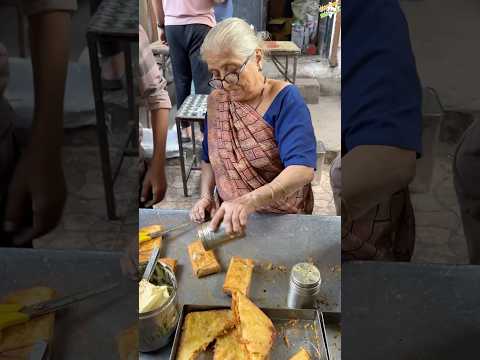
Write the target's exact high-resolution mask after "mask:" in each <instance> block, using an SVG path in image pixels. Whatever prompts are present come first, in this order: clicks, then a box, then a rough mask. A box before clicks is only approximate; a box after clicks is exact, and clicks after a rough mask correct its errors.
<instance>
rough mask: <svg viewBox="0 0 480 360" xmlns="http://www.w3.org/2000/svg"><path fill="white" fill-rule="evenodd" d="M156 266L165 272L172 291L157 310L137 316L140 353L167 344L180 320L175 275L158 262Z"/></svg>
mask: <svg viewBox="0 0 480 360" xmlns="http://www.w3.org/2000/svg"><path fill="white" fill-rule="evenodd" d="M157 266H161V267H162V268H163V269H164V270H165V273H166V274H167V276H168V278H169V280H170V282H171V285H172V291H171V294H170V297H169V298H168V300H167V301H166V302H165V303H164V304H163V305H162V306H160V307H159V308H158V309H155V310H152V311H148V312H145V313H141V314H138V317H139V321H138V329H139V331H138V349H139V351H141V352H150V351H155V350H158V349H160V348H162V347H164V346H166V345H167V344H169V343H170V340H171V338H172V335H173V333H174V332H175V329H176V327H177V323H178V320H179V318H180V308H179V306H178V296H177V279H176V278H175V274H174V273H173V271H172V270H171V269H170V268H169V267H168V266H165V265H163V264H161V263H160V262H158V263H157Z"/></svg>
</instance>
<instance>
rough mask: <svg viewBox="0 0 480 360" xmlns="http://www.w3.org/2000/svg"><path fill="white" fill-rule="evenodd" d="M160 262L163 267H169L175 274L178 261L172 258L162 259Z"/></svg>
mask: <svg viewBox="0 0 480 360" xmlns="http://www.w3.org/2000/svg"><path fill="white" fill-rule="evenodd" d="M158 261H160V262H161V263H162V264H163V265H168V266H169V267H170V269H172V271H173V272H175V269H176V268H177V260H175V259H172V258H161V259H158Z"/></svg>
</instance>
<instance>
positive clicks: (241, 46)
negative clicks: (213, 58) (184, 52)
mask: <svg viewBox="0 0 480 360" xmlns="http://www.w3.org/2000/svg"><path fill="white" fill-rule="evenodd" d="M268 37H269V36H268V33H267V32H258V33H257V32H256V31H255V29H254V28H253V26H251V25H249V24H248V23H247V22H246V21H245V20H243V19H239V18H229V19H225V20H223V21H221V22H219V23H218V24H217V25H216V26H215V27H213V28H212V29H211V30H210V31H209V32H208V34H207V36H206V37H205V40H204V41H203V44H202V47H201V48H200V54H201V55H202V58H203V59H204V60H205V53H207V52H218V51H223V50H225V49H230V50H231V51H232V52H233V53H234V54H235V55H237V56H238V57H242V58H246V57H247V56H250V55H252V53H253V52H254V51H255V50H256V49H261V50H262V51H263V52H265V50H266V49H265V45H264V41H265V40H267V39H268Z"/></svg>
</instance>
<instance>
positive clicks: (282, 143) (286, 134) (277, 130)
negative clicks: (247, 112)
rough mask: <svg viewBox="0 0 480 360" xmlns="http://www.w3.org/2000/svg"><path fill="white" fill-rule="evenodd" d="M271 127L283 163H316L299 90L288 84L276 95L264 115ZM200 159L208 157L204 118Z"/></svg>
mask: <svg viewBox="0 0 480 360" xmlns="http://www.w3.org/2000/svg"><path fill="white" fill-rule="evenodd" d="M263 118H264V119H265V121H266V122H267V123H268V124H270V126H272V127H273V129H274V134H275V140H276V142H277V145H278V148H279V153H280V159H281V161H282V163H283V166H284V167H287V166H290V165H304V166H308V167H311V168H314V169H315V167H316V164H317V143H316V140H315V133H314V131H313V126H312V119H311V117H310V111H309V110H308V107H307V105H306V104H305V101H304V100H303V97H302V95H301V94H300V91H298V89H297V87H295V86H294V85H287V86H286V87H284V88H283V89H282V90H281V91H280V92H279V93H278V94H277V95H276V97H275V99H274V100H273V102H272V104H271V105H270V107H269V108H268V110H267V112H266V113H265V115H264V117H263ZM204 134H205V135H204V138H203V144H202V145H203V154H202V160H203V161H205V162H210V161H209V158H208V141H207V138H208V136H207V134H208V127H207V121H205V132H204Z"/></svg>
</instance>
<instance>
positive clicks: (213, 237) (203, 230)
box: [198, 223, 245, 250]
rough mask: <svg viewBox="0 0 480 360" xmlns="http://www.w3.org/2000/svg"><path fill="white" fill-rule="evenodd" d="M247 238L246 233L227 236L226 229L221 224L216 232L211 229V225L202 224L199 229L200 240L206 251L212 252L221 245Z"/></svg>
mask: <svg viewBox="0 0 480 360" xmlns="http://www.w3.org/2000/svg"><path fill="white" fill-rule="evenodd" d="M243 236H245V233H244V232H243V231H242V232H237V233H232V234H227V232H226V227H225V225H224V224H223V223H221V224H220V226H219V227H218V229H217V230H216V231H213V230H212V229H211V227H210V223H205V224H202V225H201V226H200V227H199V228H198V238H199V239H200V241H201V242H202V245H203V247H204V248H205V250H211V249H214V248H216V247H217V246H219V245H223V244H224V243H226V242H228V241H230V240H233V239H238V238H241V237H243Z"/></svg>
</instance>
